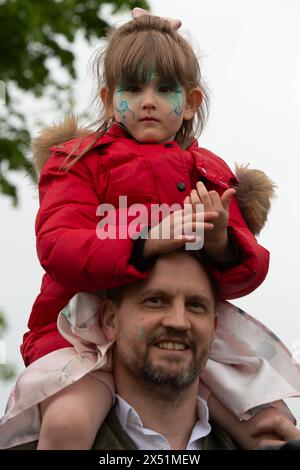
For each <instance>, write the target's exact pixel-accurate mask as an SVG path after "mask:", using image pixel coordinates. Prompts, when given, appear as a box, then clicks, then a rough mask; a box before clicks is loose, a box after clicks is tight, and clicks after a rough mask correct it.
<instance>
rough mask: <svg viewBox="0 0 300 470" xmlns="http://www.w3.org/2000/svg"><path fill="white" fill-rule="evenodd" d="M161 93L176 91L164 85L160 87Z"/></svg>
mask: <svg viewBox="0 0 300 470" xmlns="http://www.w3.org/2000/svg"><path fill="white" fill-rule="evenodd" d="M159 91H160V93H172V92H173V91H174V89H173V88H172V87H171V86H169V85H162V86H160V87H159Z"/></svg>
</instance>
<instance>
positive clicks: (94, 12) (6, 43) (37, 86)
mask: <svg viewBox="0 0 300 470" xmlns="http://www.w3.org/2000/svg"><path fill="white" fill-rule="evenodd" d="M107 4H110V5H111V7H112V14H115V13H117V12H120V11H122V10H128V9H132V8H134V7H141V8H148V5H147V2H146V1H145V0H114V1H112V0H108V1H105V0H43V1H36V0H0V24H1V28H0V81H1V82H2V83H1V82H0V193H2V194H5V195H7V196H9V197H11V198H12V201H13V203H14V205H17V203H18V194H17V188H16V186H15V185H14V184H13V183H12V182H11V181H10V180H9V172H10V171H22V172H24V170H25V171H26V172H27V173H29V174H30V176H31V178H32V179H33V180H34V181H35V180H36V174H35V171H34V168H33V166H32V163H31V161H30V159H29V158H28V155H29V154H30V140H31V136H30V131H29V126H28V122H27V121H28V119H27V118H26V115H27V113H23V112H21V111H20V109H19V108H20V106H19V104H18V96H20V92H22V93H25V94H27V95H29V96H30V97H31V98H39V97H41V96H43V95H44V94H45V93H46V91H47V92H48V93H49V92H50V93H51V95H52V96H53V103H55V104H56V106H57V108H59V109H60V110H61V112H62V113H65V112H68V111H70V108H69V107H68V105H67V104H66V103H69V104H70V99H71V98H70V99H69V100H66V99H64V100H59V96H61V93H62V92H65V93H67V94H68V96H69V97H71V92H70V90H71V87H72V83H73V81H74V80H75V79H76V69H75V66H74V62H75V56H74V54H73V52H72V50H71V47H70V46H71V45H72V43H74V40H75V38H76V35H77V33H78V32H79V31H80V32H82V33H83V34H84V36H85V38H86V39H87V41H89V42H90V41H91V40H92V39H95V38H100V37H102V36H104V34H105V30H106V28H107V27H109V24H107V23H106V22H105V21H104V20H103V18H102V16H101V11H102V8H103V7H104V5H107ZM49 60H56V61H57V63H58V64H59V66H60V67H61V68H62V69H63V70H64V71H65V72H66V74H67V77H68V80H67V82H68V84H67V85H65V84H62V83H60V82H59V81H58V80H57V78H55V77H53V74H51V71H50V68H49ZM4 84H5V95H6V96H5V98H6V99H5V104H3V101H4V99H3V96H2V97H1V85H2V95H3V88H4ZM21 96H23V97H24V94H22V95H21ZM1 103H2V104H1ZM28 112H30V110H28ZM44 119H47V116H46V117H44ZM45 124H46V122H45Z"/></svg>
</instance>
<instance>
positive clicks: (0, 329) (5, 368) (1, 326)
mask: <svg viewBox="0 0 300 470" xmlns="http://www.w3.org/2000/svg"><path fill="white" fill-rule="evenodd" d="M6 329H7V324H6V321H5V318H4V315H3V313H2V312H1V311H0V341H3V340H2V336H3V333H4V331H5V330H6ZM0 346H1V345H0ZM0 360H1V356H0ZM14 376H15V368H14V367H13V366H12V365H11V364H1V362H0V380H11V379H12V378H13V377H14Z"/></svg>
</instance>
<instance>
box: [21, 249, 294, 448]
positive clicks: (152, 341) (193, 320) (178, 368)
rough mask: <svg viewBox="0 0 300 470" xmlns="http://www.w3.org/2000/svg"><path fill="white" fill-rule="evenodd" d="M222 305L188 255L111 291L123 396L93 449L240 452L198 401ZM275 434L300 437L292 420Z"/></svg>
mask: <svg viewBox="0 0 300 470" xmlns="http://www.w3.org/2000/svg"><path fill="white" fill-rule="evenodd" d="M214 303H215V298H214V291H213V286H212V284H211V281H210V278H209V276H208V274H207V272H206V270H205V269H204V267H203V266H202V265H201V263H200V262H199V260H197V259H196V258H195V257H194V256H193V255H192V254H188V253H184V252H173V253H171V254H168V255H164V256H160V257H159V258H158V260H157V261H156V263H155V265H154V267H153V268H152V269H151V271H150V274H149V276H148V278H147V279H146V280H144V281H138V282H135V283H133V284H131V285H130V286H126V287H124V288H118V289H114V290H113V291H110V293H109V295H108V299H107V300H106V301H105V303H104V305H103V311H102V328H103V330H104V332H105V335H106V336H107V339H108V340H110V341H115V343H114V345H113V359H114V380H115V387H116V392H117V397H116V404H115V407H114V408H113V409H112V411H111V412H110V414H109V415H108V417H107V419H106V421H105V423H104V424H103V426H102V427H101V429H100V430H99V432H98V434H97V436H96V439H95V442H94V445H93V449H97V450H108V449H109V450H111V449H144V450H150V449H151V450H152V449H189V450H199V449H212V450H215V449H235V448H236V446H235V445H234V443H233V442H232V440H231V439H230V437H229V436H228V434H227V433H226V432H225V431H224V430H223V429H222V428H220V427H219V426H218V425H216V424H215V423H213V422H210V423H209V422H208V409H207V405H206V402H205V400H203V399H201V398H199V397H198V392H199V374H200V373H201V371H202V370H203V368H204V366H205V364H206V361H207V358H208V356H209V353H210V350H211V345H212V341H213V338H214V331H215V327H216V316H215V308H214V307H215V305H214ZM275 428H276V432H277V434H279V436H281V437H282V440H289V439H299V431H298V430H297V429H296V428H295V427H294V425H293V424H292V423H291V422H290V423H288V422H287V420H285V421H283V422H282V423H270V421H268V418H266V420H265V421H264V422H262V423H260V430H261V432H267V431H269V430H270V429H272V430H274V429H275ZM281 443H282V442H281ZM266 444H268V442H266ZM34 448H36V443H29V444H25V445H22V446H18V447H15V448H14V449H34Z"/></svg>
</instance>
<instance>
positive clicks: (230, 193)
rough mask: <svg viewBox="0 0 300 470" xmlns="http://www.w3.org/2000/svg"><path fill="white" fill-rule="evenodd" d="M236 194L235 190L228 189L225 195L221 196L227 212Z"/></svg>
mask: <svg viewBox="0 0 300 470" xmlns="http://www.w3.org/2000/svg"><path fill="white" fill-rule="evenodd" d="M235 192H236V191H235V189H233V188H229V189H226V191H224V193H223V194H222V196H221V201H222V205H223V207H224V209H225V211H226V212H228V211H229V206H230V202H231V199H232V198H233V196H234V195H235Z"/></svg>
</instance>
